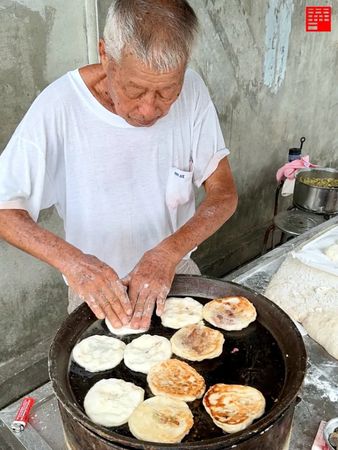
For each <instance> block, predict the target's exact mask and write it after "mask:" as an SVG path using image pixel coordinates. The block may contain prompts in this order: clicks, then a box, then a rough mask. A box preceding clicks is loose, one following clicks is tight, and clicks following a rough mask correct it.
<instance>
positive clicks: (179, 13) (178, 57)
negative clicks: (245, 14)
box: [103, 0, 198, 72]
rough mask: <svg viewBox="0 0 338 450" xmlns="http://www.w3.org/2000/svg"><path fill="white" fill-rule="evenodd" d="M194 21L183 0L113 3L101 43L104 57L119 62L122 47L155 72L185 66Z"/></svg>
mask: <svg viewBox="0 0 338 450" xmlns="http://www.w3.org/2000/svg"><path fill="white" fill-rule="evenodd" d="M197 30H198V19H197V17H196V15H195V13H194V10H193V9H192V8H191V6H190V5H189V3H188V2H187V1H186V0H114V1H113V3H112V4H111V6H110V8H109V10H108V15H107V20H106V25H105V28H104V33H103V36H104V41H105V45H106V53H107V55H108V56H110V57H111V58H113V59H114V60H115V61H117V62H119V61H120V59H121V56H122V52H123V50H124V48H125V47H128V48H130V50H131V51H132V52H133V54H134V55H135V56H136V57H137V58H138V59H139V60H140V61H142V62H143V63H144V64H145V65H147V66H148V67H150V68H152V69H154V70H155V71H158V72H168V71H170V70H174V69H176V68H177V67H179V66H180V65H182V64H186V63H187V61H188V60H189V57H190V55H191V51H192V47H193V44H194V41H195V37H196V34H197Z"/></svg>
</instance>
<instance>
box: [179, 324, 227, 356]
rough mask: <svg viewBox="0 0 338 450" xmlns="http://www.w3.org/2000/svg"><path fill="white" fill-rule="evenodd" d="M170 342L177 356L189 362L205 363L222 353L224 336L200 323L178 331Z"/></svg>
mask: <svg viewBox="0 0 338 450" xmlns="http://www.w3.org/2000/svg"><path fill="white" fill-rule="evenodd" d="M170 342H171V347H172V351H173V353H174V354H175V355H177V356H180V357H181V358H184V359H188V360H189V361H203V360H204V359H212V358H217V356H219V355H220V354H221V353H222V351H223V344H224V336H223V334H222V333H221V332H220V331H217V330H213V329H212V328H209V327H205V326H204V325H203V324H201V323H199V324H196V325H189V326H187V327H184V328H181V329H180V330H178V331H176V333H175V334H173V336H172V337H171V339H170Z"/></svg>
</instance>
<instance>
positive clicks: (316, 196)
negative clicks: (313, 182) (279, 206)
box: [293, 168, 338, 214]
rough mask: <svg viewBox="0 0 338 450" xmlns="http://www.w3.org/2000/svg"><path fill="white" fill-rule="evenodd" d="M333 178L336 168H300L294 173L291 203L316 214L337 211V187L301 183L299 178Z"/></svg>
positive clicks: (336, 174) (337, 171)
mask: <svg viewBox="0 0 338 450" xmlns="http://www.w3.org/2000/svg"><path fill="white" fill-rule="evenodd" d="M302 176H306V177H308V178H335V179H338V170H336V169H329V168H309V169H300V170H299V171H298V172H297V175H296V182H295V189H294V192H293V203H294V205H295V206H297V207H298V208H301V209H305V210H308V211H312V212H315V213H318V214H336V213H338V188H323V187H317V186H310V185H308V184H305V183H303V182H302V181H301V180H300V178H301V177H302Z"/></svg>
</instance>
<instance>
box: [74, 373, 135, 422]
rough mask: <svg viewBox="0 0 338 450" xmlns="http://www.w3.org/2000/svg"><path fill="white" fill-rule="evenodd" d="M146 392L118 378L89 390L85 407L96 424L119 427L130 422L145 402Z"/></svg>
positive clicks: (104, 381) (98, 384)
mask: <svg viewBox="0 0 338 450" xmlns="http://www.w3.org/2000/svg"><path fill="white" fill-rule="evenodd" d="M143 399H144V390H143V389H142V388H140V387H139V386H136V385H135V384H134V383H128V382H126V381H123V380H120V379H118V378H108V379H103V380H100V381H98V382H97V383H95V384H94V386H93V387H91V388H90V389H89V391H88V392H87V395H86V397H85V399H84V402H83V406H84V409H85V411H86V414H87V416H88V417H89V418H90V419H91V420H92V421H93V422H95V423H97V424H100V425H104V426H106V427H117V426H119V425H123V424H124V423H126V422H128V419H129V417H130V415H131V413H132V412H133V411H134V409H135V408H136V407H137V406H138V405H139V404H140V403H142V402H143Z"/></svg>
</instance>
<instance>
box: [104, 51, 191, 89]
mask: <svg viewBox="0 0 338 450" xmlns="http://www.w3.org/2000/svg"><path fill="white" fill-rule="evenodd" d="M110 69H111V70H112V74H113V76H115V77H116V81H118V83H119V84H123V85H128V84H135V85H139V86H149V87H150V86H153V87H157V88H159V89H165V88H170V87H173V88H175V87H176V88H179V87H180V86H182V83H183V79H184V74H185V70H186V64H182V65H181V66H179V67H177V68H175V69H173V70H170V71H168V72H159V71H156V70H154V69H152V68H151V67H149V66H147V65H145V64H144V63H143V62H142V61H141V60H140V59H139V58H137V57H136V56H135V55H134V54H133V52H132V51H131V50H129V49H126V50H124V51H123V53H122V56H121V58H120V61H118V62H115V61H113V60H112V61H111V64H110Z"/></svg>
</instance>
